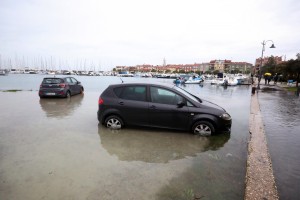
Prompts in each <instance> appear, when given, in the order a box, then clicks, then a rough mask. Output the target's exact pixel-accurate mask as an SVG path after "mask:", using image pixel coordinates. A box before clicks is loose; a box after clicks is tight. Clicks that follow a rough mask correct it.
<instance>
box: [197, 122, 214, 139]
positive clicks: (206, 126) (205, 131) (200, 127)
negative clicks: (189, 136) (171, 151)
mask: <svg viewBox="0 0 300 200" xmlns="http://www.w3.org/2000/svg"><path fill="white" fill-rule="evenodd" d="M192 131H193V133H194V134H196V135H202V136H210V135H213V134H214V133H215V128H214V126H213V125H212V124H211V123H210V122H208V121H198V122H196V123H195V124H194V126H193V128H192Z"/></svg>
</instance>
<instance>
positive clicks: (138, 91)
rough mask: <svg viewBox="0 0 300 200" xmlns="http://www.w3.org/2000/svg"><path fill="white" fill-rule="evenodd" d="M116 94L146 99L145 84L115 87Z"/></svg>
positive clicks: (122, 97)
mask: <svg viewBox="0 0 300 200" xmlns="http://www.w3.org/2000/svg"><path fill="white" fill-rule="evenodd" d="M114 92H115V94H116V95H117V96H118V97H119V98H121V99H127V100H134V101H146V87H145V86H127V87H121V88H115V89H114Z"/></svg>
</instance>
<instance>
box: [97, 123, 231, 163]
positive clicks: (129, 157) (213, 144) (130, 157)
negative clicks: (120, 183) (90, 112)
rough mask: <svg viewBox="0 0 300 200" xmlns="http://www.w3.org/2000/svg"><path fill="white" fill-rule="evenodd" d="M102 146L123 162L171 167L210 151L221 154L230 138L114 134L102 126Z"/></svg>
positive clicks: (159, 133)
mask: <svg viewBox="0 0 300 200" xmlns="http://www.w3.org/2000/svg"><path fill="white" fill-rule="evenodd" d="M98 134H99V136H100V140H101V145H102V146H103V147H104V148H105V149H106V150H107V152H108V153H109V154H111V155H116V156H117V157H118V158H119V160H122V161H143V162H148V163H167V162H169V161H170V160H178V159H182V158H185V157H186V156H196V155H197V153H201V152H204V151H208V150H213V151H215V150H218V149H219V148H221V147H223V146H224V144H225V143H226V142H228V140H229V138H230V134H220V135H216V136H211V137H201V136H196V135H193V134H189V133H182V132H171V131H164V130H163V131H161V130H154V131H152V130H148V129H143V130H139V129H129V128H126V129H121V130H112V129H108V128H106V127H104V126H102V125H98Z"/></svg>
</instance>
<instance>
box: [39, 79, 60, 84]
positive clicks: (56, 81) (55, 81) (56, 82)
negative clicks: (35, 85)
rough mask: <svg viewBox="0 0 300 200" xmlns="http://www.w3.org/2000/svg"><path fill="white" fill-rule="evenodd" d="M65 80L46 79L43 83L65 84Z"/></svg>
mask: <svg viewBox="0 0 300 200" xmlns="http://www.w3.org/2000/svg"><path fill="white" fill-rule="evenodd" d="M63 82H64V81H63V79H60V78H44V80H43V83H44V84H59V83H63Z"/></svg>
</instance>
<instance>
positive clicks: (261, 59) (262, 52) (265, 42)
mask: <svg viewBox="0 0 300 200" xmlns="http://www.w3.org/2000/svg"><path fill="white" fill-rule="evenodd" d="M267 42H272V45H271V46H270V48H275V46H274V42H273V40H264V41H263V42H262V43H261V44H262V45H263V46H262V50H261V58H260V66H259V68H258V71H259V74H258V85H257V89H260V87H259V85H260V81H261V76H262V74H261V68H262V65H263V57H264V51H265V45H266V44H267Z"/></svg>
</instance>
